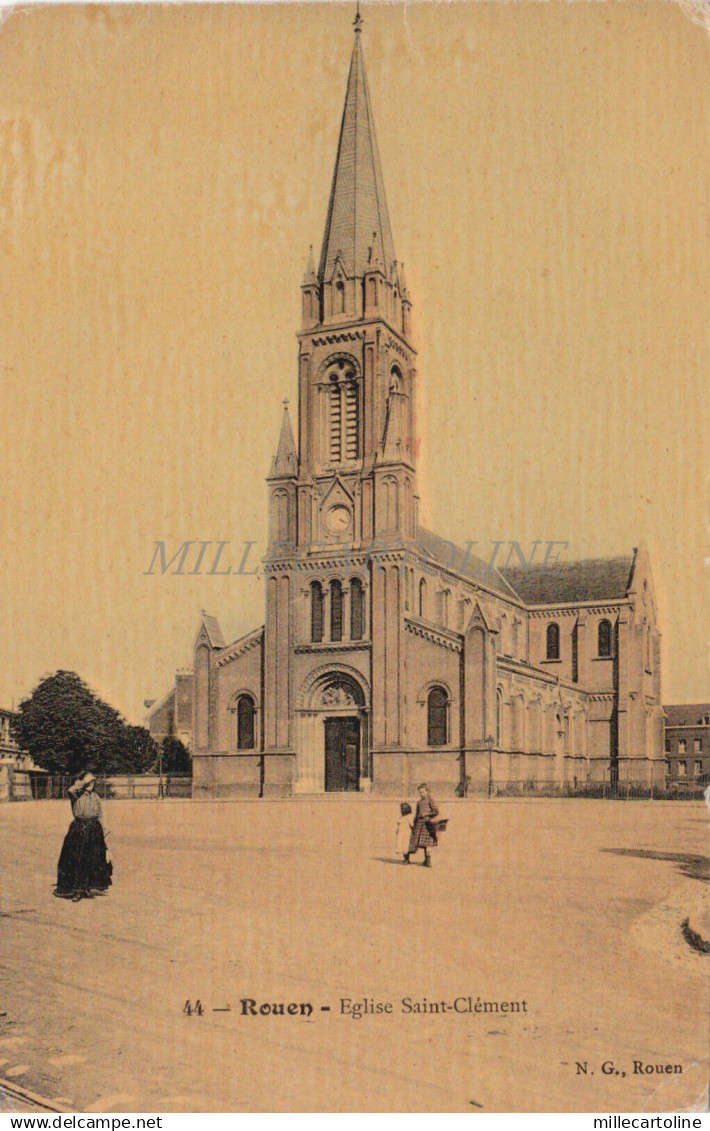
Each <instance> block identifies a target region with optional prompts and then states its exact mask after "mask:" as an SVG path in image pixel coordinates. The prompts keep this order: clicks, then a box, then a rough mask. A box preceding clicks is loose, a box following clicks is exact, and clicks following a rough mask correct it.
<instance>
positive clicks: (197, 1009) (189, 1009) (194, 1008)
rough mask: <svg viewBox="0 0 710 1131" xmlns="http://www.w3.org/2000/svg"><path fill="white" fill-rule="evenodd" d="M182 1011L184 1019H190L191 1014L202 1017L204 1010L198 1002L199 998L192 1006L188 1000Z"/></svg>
mask: <svg viewBox="0 0 710 1131" xmlns="http://www.w3.org/2000/svg"><path fill="white" fill-rule="evenodd" d="M182 1011H183V1013H184V1014H185V1016H186V1017H192V1015H193V1013H194V1014H195V1016H196V1017H202V1014H203V1013H204V1010H203V1008H202V1002H201V1001H200V999H199V998H198V999H197V1001H196V1002H195V1004H194V1005H193V1004H192V1002H191V1001H190V1000H189V999H188V1001H186V1002H185V1004H184V1006H183V1010H182Z"/></svg>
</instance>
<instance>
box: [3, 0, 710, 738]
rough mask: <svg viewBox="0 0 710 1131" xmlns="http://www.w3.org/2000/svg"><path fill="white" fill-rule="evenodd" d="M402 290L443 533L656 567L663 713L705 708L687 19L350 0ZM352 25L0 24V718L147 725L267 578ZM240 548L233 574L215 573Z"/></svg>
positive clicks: (187, 16) (251, 21)
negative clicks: (194, 648)
mask: <svg viewBox="0 0 710 1131" xmlns="http://www.w3.org/2000/svg"><path fill="white" fill-rule="evenodd" d="M362 10H363V14H364V17H365V24H364V31H363V47H364V51H365V62H366V67H367V73H368V79H369V85H370V93H371V97H372V103H373V110H374V116H375V123H376V128H377V137H378V143H379V149H380V156H381V160H382V166H383V172H384V178H385V186H386V192H387V199H388V204H389V211H390V217H391V222H392V229H393V233H394V240H395V248H396V251H397V255H398V257H399V258H400V259H401V260H403V261H404V263H405V268H406V274H407V280H408V283H409V287H410V290H411V292H412V295H413V300H414V323H415V332H416V337H417V343H418V346H419V350H420V354H419V361H420V365H419V409H420V412H419V417H420V420H421V425H422V436H423V440H424V450H423V453H422V464H421V475H420V487H421V489H422V496H423V498H422V515H423V518H424V519H425V520H426V521H427V524H428V525H430V526H432V527H433V528H435V529H436V530H438V531H439V532H440V533H441V534H442V535H444V536H447V537H450V538H454V539H457V540H458V541H459V542H467V541H472V540H476V541H478V542H480V543H481V549H482V552H485V551H486V549H487V548H488V547H489V546H490V544H491V542H492V540H493V539H503V540H510V539H514V540H517V541H518V542H520V543H521V544H523V545H529V544H530V543H531V542H532V541H533V540H534V539H538V540H539V539H548V538H553V539H560V540H564V541H568V542H569V550H568V552H567V553H568V556H569V557H576V556H585V555H591V554H614V553H617V554H618V553H626V552H630V550H631V547H632V546H635V545H637V544H638V543H639V542H640V541H645V542H646V543H647V544H648V545H649V548H650V549H651V552H652V555H653V558H654V567H655V581H656V589H657V595H658V598H659V603H660V605H661V615H662V630H663V633H664V638H663V648H664V665H663V672H664V674H663V683H664V698H665V700H666V701H675V700H683V699H702V698H705V697H706V695H707V643H706V642H707V636H708V632H707V609H708V603H707V583H706V580H705V574H704V569H703V558H704V556H705V553H706V543H707V539H706V534H705V528H704V510H703V495H704V491H705V482H706V476H707V464H708V460H707V452H708V442H707V441H708V432H707V427H706V424H707V417H706V402H707V391H708V375H709V374H708V369H709V362H708V346H709V345H710V342H709V334H708V330H709V327H710V298H709V294H708V278H710V270H709V268H710V262H709V259H710V256H709V254H708V217H709V215H710V210H709V200H708V195H709V188H708V175H707V169H708V158H709V157H710V93H709V92H710V82H709V81H708V80H709V79H710V51H709V44H708V37H707V33H706V31H705V30H704V29H703V28H701V27H700V26H699V25H698V24H696V23H693V22H692V21H691V20H690V19H689V18H688V17H687V16H686V15H684V14H683V11H682V10H681V9H680V8H679V7H678V6H676V5H675V4H673V3H668V2H659V3H650V2H649V3H636V2H633V0H629V2H625V3H616V2H613V0H609V2H606V3H585V2H583V0H580V2H576V3H564V2H556V0H550V2H548V3H544V4H543V3H526V2H512V3H483V2H481V3H475V2H472V3H468V4H454V3H451V4H436V5H435V4H431V3H425V4H409V5H407V7H406V8H405V7H404V6H401V5H399V4H371V5H365V6H363V9H362ZM352 15H353V11H352V5H350V4H348V5H346V6H342V5H339V4H327V5H321V4H315V3H312V4H306V5H303V6H301V5H296V4H292V5H279V4H272V5H265V6H261V5H251V4H250V5H244V6H242V5H238V4H234V5H227V4H224V5H215V6H212V5H196V6H180V5H166V6H158V5H155V6H153V5H142V6H124V5H119V6H116V7H84V6H80V5H72V6H67V7H61V6H57V7H38V8H29V9H25V10H21V11H20V10H18V11H16V12H13V13H12V14H10V15H9V16H8V17H7V18H6V20H5V22H4V24H3V26H2V28H1V29H0V372H1V373H2V378H3V380H2V390H3V396H2V409H1V412H0V475H1V482H2V485H3V490H4V495H5V499H4V507H3V527H4V529H3V538H2V547H3V568H2V579H1V583H0V584H1V587H2V606H1V609H2V616H3V628H4V634H3V646H4V662H3V664H2V669H1V670H0V703H2V704H4V703H8V704H9V702H10V700H11V699H12V698H13V697H14V698H15V700H17V699H18V698H19V697H21V696H22V695H23V694H26V693H27V692H29V691H30V690H31V688H32V687H33V686H34V684H35V683H36V681H37V680H38V678H39V677H40V676H41V675H42V674H43V673H45V672H48V671H53V670H56V669H57V668H71V669H74V670H76V671H78V672H79V673H80V674H81V675H82V676H83V677H84V678H85V679H86V680H87V681H88V682H89V683H91V684H92V685H93V686H94V687H96V688H97V690H99V691H100V692H101V693H102V694H103V695H105V696H106V697H107V698H108V699H109V700H110V701H111V702H113V703H114V704H115V705H116V706H117V707H119V708H120V709H122V710H124V711H125V712H126V713H127V714H128V715H129V716H130V717H131V718H132V719H139V718H140V717H141V710H142V701H143V699H144V698H146V697H151V698H153V697H155V696H157V695H160V694H162V693H164V692H165V691H166V690H167V689H168V687H169V685H170V682H171V678H172V673H173V671H174V669H175V668H176V667H179V666H182V665H184V664H186V663H187V662H188V661H189V659H190V650H191V644H192V639H193V636H194V633H195V630H196V624H197V619H198V615H199V612H200V609H202V608H206V609H207V610H208V611H210V612H212V613H214V614H215V615H217V616H218V618H219V619H220V622H221V624H222V627H223V630H224V633H225V636H226V637H227V638H228V639H230V638H233V637H234V636H235V635H237V634H238V633H241V632H242V631H246V630H248V629H250V628H252V627H255V626H256V625H258V624H259V623H261V618H262V591H261V582H260V580H259V579H254V578H251V579H250V578H246V577H244V576H236V577H235V576H231V577H223V576H211V577H210V576H194V577H159V576H146V575H145V574H144V571H145V570H146V569H147V568H148V565H149V563H150V560H151V556H152V549H153V543H154V542H155V541H156V540H164V541H165V542H166V543H167V545H168V547H174V548H177V546H178V545H179V544H180V543H181V542H183V541H184V540H185V539H195V540H200V539H203V540H212V541H217V540H220V539H221V540H229V541H230V542H231V543H232V547H230V550H229V552H230V556H231V559H232V560H233V563H234V564H236V563H237V562H238V560H239V558H240V557H241V547H242V543H243V542H244V541H245V540H251V541H254V542H256V543H258V546H257V549H256V553H261V552H263V551H264V549H265V541H264V539H265V507H266V491H265V485H264V476H265V474H266V473H267V472H268V469H269V464H270V460H271V457H272V455H273V452H274V448H275V445H276V442H277V438H278V431H279V425H280V416H281V401H282V399H283V398H284V397H290V398H291V399H292V402H295V396H296V341H295V338H294V333H295V331H296V329H297V328H298V320H299V313H300V290H299V288H300V282H301V277H302V274H303V270H304V267H305V262H306V254H307V249H308V244H309V243H313V244H314V245H315V248H316V253H317V251H318V249H319V247H320V240H321V237H322V231H323V224H324V221H325V211H326V205H327V200H328V192H329V188H330V178H331V174H332V168H333V162H334V158H335V147H336V141H337V134H338V127H339V122H340V114H341V110H342V103H343V97H344V93H345V82H346V76H347V67H348V62H349V56H350V50H351V43H352V30H351V22H352ZM224 560H225V561H227V558H226V556H225V559H224Z"/></svg>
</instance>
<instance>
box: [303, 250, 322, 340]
mask: <svg viewBox="0 0 710 1131" xmlns="http://www.w3.org/2000/svg"><path fill="white" fill-rule="evenodd" d="M301 291H302V292H303V329H304V330H309V329H310V328H311V327H312V326H316V325H317V324H318V322H319V321H320V294H319V287H318V277H317V275H316V267H315V263H314V261H313V244H311V246H310V247H309V248H308V262H307V264H306V273H305V275H304V276H303V283H302V284H301Z"/></svg>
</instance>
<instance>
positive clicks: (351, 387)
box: [328, 359, 362, 463]
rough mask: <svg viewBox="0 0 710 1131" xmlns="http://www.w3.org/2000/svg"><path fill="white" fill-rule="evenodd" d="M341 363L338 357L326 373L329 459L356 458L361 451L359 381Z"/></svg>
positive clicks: (335, 461)
mask: <svg viewBox="0 0 710 1131" xmlns="http://www.w3.org/2000/svg"><path fill="white" fill-rule="evenodd" d="M344 365H345V362H344V361H343V360H342V359H341V360H340V361H339V362H338V365H337V368H336V369H335V370H334V371H331V372H330V373H329V374H328V381H329V388H328V397H329V402H330V408H329V412H330V417H329V424H328V429H329V431H328V444H329V451H330V459H331V462H332V463H341V462H342V461H343V460H351V459H359V457H360V455H361V454H362V443H361V438H360V432H361V428H360V417H361V412H360V385H359V382H358V379H357V376H356V374H355V373H354V371H353V370H352V369H348V370H344Z"/></svg>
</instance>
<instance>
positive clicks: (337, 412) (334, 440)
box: [330, 375, 343, 463]
mask: <svg viewBox="0 0 710 1131" xmlns="http://www.w3.org/2000/svg"><path fill="white" fill-rule="evenodd" d="M330 381H331V384H330V458H331V460H333V462H334V463H340V458H341V454H342V432H343V422H342V409H341V404H340V385H339V384H338V378H337V376H335V375H333V376H332V377H331V379H330Z"/></svg>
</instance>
